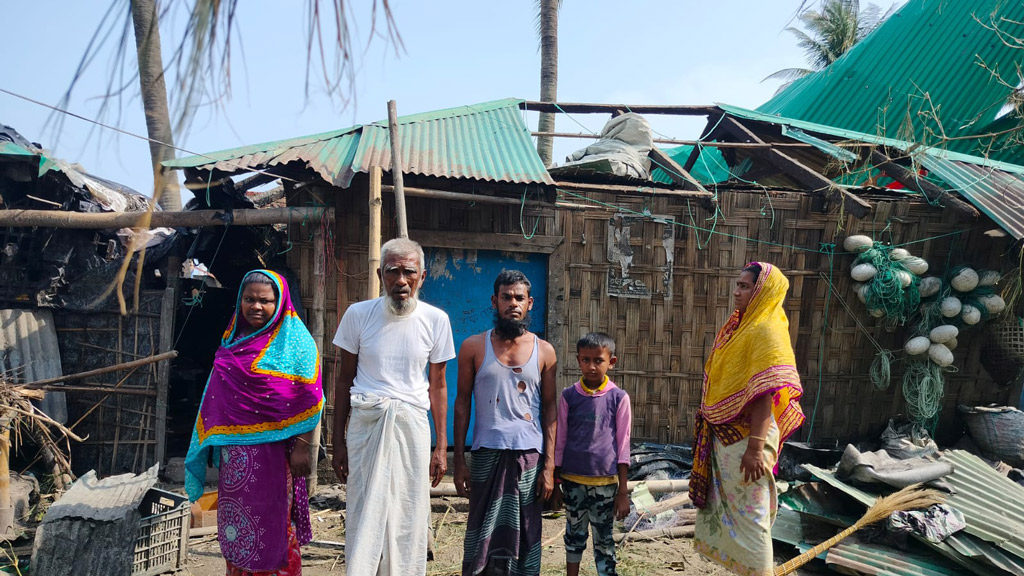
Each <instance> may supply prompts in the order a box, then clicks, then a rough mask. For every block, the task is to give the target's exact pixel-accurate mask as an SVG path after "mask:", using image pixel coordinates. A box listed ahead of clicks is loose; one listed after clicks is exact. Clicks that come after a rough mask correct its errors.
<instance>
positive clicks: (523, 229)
mask: <svg viewBox="0 0 1024 576" xmlns="http://www.w3.org/2000/svg"><path fill="white" fill-rule="evenodd" d="M527 190H528V188H527V187H526V186H524V187H523V197H522V199H521V200H520V203H519V231H520V232H522V233H523V238H525V239H527V240H530V239H532V238H533V237H534V236H535V235H536V234H537V225H538V224H540V218H541V217H540V216H537V218H536V219H535V220H534V221H533V230H532V231H531V232H530V233H529V234H527V233H526V225H525V224H524V223H523V212H525V210H526V191H527Z"/></svg>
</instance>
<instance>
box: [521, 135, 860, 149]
mask: <svg viewBox="0 0 1024 576" xmlns="http://www.w3.org/2000/svg"><path fill="white" fill-rule="evenodd" d="M530 135H532V136H551V137H552V138H580V139H585V140H597V139H600V138H601V135H600V134H585V133H583V132H530ZM651 141H652V142H654V143H655V144H676V145H679V146H696V145H697V144H700V145H701V146H703V147H705V148H752V149H758V148H814V146H812V145H810V144H804V143H803V142H765V143H763V144H758V143H757V142H711V141H701V140H678V139H675V138H654V139H652V140H651ZM831 144H835V145H836V146H839V147H840V148H862V147H866V146H871V144H866V143H863V142H831Z"/></svg>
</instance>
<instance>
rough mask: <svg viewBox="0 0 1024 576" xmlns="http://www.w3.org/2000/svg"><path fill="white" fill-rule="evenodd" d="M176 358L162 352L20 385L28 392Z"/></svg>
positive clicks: (173, 355) (176, 353)
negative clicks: (49, 385)
mask: <svg viewBox="0 0 1024 576" xmlns="http://www.w3.org/2000/svg"><path fill="white" fill-rule="evenodd" d="M177 357H178V351H177V350H171V351H170V352H164V353H163V354H157V355H156V356H150V357H148V358H143V359H141V360H132V361H131V362H124V363H122V364H114V365H113V366H106V367H103V368H97V369H95V370H89V371H87V372H79V373H77V374H68V375H67V376H57V377H54V378H47V379H45V380H36V381H35V382H29V383H28V384H20V385H19V386H20V387H21V388H27V389H29V390H31V389H33V388H42V387H43V386H46V385H48V384H56V383H58V382H73V381H75V380H82V379H83V378H89V377H91V376H99V375H101V374H109V373H110V372H117V371H118V370H129V369H131V368H138V367H139V366H146V365H147V364H152V363H154V362H160V361H161V360H171V359H173V358H177Z"/></svg>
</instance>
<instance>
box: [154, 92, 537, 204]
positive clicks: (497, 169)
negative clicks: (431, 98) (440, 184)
mask: <svg viewBox="0 0 1024 576" xmlns="http://www.w3.org/2000/svg"><path fill="white" fill-rule="evenodd" d="M520 102H521V100H517V99H505V100H496V101H494V102H485V103H483V104H475V105H472V106H459V107H456V108H449V109H446V110H438V111H434V112H426V113H422V114H412V115H409V116H401V117H399V118H398V124H399V137H400V138H401V140H402V141H401V143H400V144H401V146H400V149H401V153H402V164H403V171H404V172H405V173H408V174H421V175H424V176H438V177H447V178H467V179H476V180H488V181H493V182H513V183H522V184H533V183H544V184H552V183H553V182H552V180H551V177H550V176H549V175H548V172H547V170H546V169H545V167H544V164H543V162H541V160H540V157H539V156H538V155H537V151H536V149H535V147H534V145H533V140H532V138H531V136H530V131H529V129H528V128H527V127H526V123H525V122H524V120H523V117H522V114H521V113H520V111H519V103H520ZM290 162H300V163H304V164H305V165H306V166H307V167H309V168H310V169H312V170H314V171H315V172H317V173H318V174H319V175H320V176H322V177H323V178H324V180H326V181H328V182H331V183H333V184H334V185H336V186H339V187H342V188H347V187H348V186H349V184H351V182H352V177H353V176H354V175H355V174H357V173H360V172H367V171H368V170H369V169H370V167H371V166H380V167H381V168H383V169H385V170H389V169H390V168H391V141H390V137H389V134H388V130H387V122H386V121H381V122H376V123H374V124H366V125H361V126H354V127H352V128H346V129H344V130H338V131H334V132H326V133H323V134H317V135H313V136H304V137H300V138H290V139H287V140H279V141H276V142H269V143H266V144H256V145H251V146H243V147H241V148H233V149H230V150H222V151H219V152H213V153H210V154H203V155H198V156H191V157H188V158H179V159H177V160H171V161H168V162H165V163H164V166H166V167H168V168H194V169H201V170H209V169H216V170H221V171H224V172H229V173H234V172H248V171H252V170H256V169H263V168H267V167H271V166H277V165H283V164H288V163H290Z"/></svg>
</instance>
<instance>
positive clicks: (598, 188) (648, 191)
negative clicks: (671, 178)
mask: <svg viewBox="0 0 1024 576" xmlns="http://www.w3.org/2000/svg"><path fill="white" fill-rule="evenodd" d="M555 187H556V188H558V189H560V190H568V191H571V192H583V193H586V192H607V193H610V194H632V195H635V196H644V195H650V196H669V197H673V196H674V197H677V198H712V197H714V194H712V193H711V192H708V191H707V190H704V191H700V190H678V189H672V188H658V187H655V186H626V185H622V184H590V183H587V182H566V181H558V182H555Z"/></svg>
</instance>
